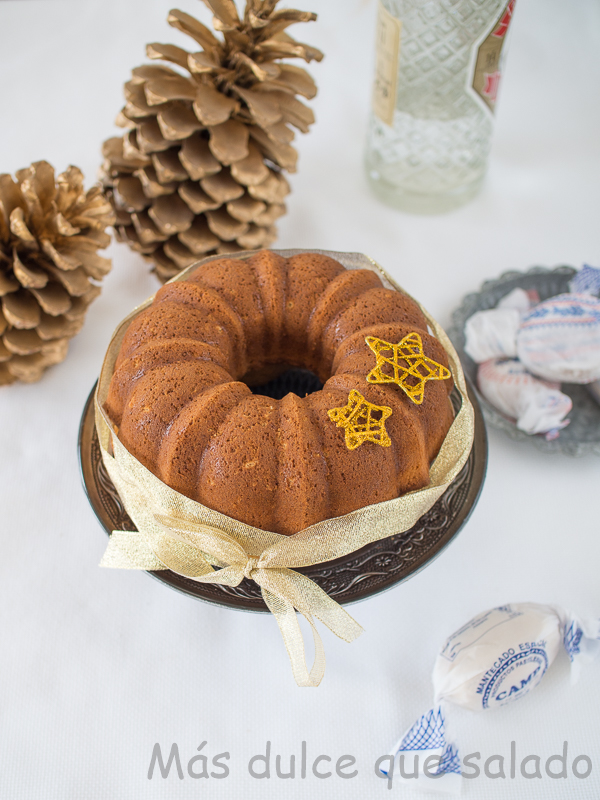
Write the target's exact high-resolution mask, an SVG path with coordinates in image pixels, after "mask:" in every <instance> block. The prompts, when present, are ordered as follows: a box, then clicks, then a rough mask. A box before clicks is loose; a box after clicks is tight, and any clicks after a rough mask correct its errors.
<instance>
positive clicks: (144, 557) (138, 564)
mask: <svg viewBox="0 0 600 800" xmlns="http://www.w3.org/2000/svg"><path fill="white" fill-rule="evenodd" d="M100 566H101V567H108V568H110V569H145V570H151V571H158V570H161V569H163V570H164V569H166V567H165V565H164V564H163V563H162V562H161V561H160V560H159V559H158V558H157V557H156V555H155V554H154V551H153V550H152V548H151V547H150V546H149V545H148V544H147V543H146V539H145V537H144V536H143V535H142V534H141V533H138V531H113V532H112V534H111V536H110V539H109V540H108V545H107V547H106V550H105V551H104V555H103V556H102V560H101V561H100Z"/></svg>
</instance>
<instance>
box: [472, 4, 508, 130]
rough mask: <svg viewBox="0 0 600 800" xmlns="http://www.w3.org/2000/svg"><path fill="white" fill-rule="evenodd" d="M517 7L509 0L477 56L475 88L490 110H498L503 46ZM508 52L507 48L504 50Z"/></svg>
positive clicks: (474, 75)
mask: <svg viewBox="0 0 600 800" xmlns="http://www.w3.org/2000/svg"><path fill="white" fill-rule="evenodd" d="M514 8H515V0H509V2H508V3H507V4H506V5H505V6H504V8H503V10H502V13H501V14H500V16H499V17H498V19H497V20H496V22H495V23H494V26H493V27H492V30H491V31H490V33H489V34H488V36H487V37H486V38H485V39H484V40H483V41H482V42H481V44H480V45H479V49H478V51H477V55H476V57H475V71H474V74H473V84H472V86H473V89H474V90H475V91H476V92H477V94H478V95H479V97H481V99H482V100H483V102H484V103H485V104H486V106H487V107H488V108H489V110H490V111H491V112H492V114H493V113H494V111H495V110H496V97H497V96H498V86H499V84H500V77H501V74H502V63H503V60H504V59H503V48H504V46H505V44H506V38H507V36H506V35H507V33H508V28H509V25H510V21H511V19H512V15H513V11H514ZM504 53H506V50H504Z"/></svg>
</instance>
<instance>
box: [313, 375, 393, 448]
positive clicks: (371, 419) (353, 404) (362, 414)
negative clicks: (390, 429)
mask: <svg viewBox="0 0 600 800" xmlns="http://www.w3.org/2000/svg"><path fill="white" fill-rule="evenodd" d="M327 414H328V416H329V419H330V420H331V421H332V422H335V423H336V425H337V426H338V428H345V438H346V447H347V448H348V450H356V448H357V447H359V446H360V445H361V444H363V442H374V443H375V444H379V445H381V446H382V447H389V446H390V445H391V443H392V440H391V439H390V437H389V436H388V433H387V431H386V429H385V421H386V419H387V418H388V417H390V416H391V415H392V409H391V408H389V406H376V405H374V404H373V403H369V401H368V400H365V398H364V397H363V396H362V394H361V393H360V392H358V391H356V389H353V390H352V391H351V392H350V394H349V396H348V404H347V405H345V406H342V407H341V408H332V409H330V410H329V411H328V412H327ZM379 414H380V416H379Z"/></svg>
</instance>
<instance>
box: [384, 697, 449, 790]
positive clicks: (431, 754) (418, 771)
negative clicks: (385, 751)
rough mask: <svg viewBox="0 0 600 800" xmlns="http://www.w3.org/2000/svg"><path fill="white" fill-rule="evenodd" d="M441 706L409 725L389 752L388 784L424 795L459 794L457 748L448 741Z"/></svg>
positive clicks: (386, 772) (386, 771)
mask: <svg viewBox="0 0 600 800" xmlns="http://www.w3.org/2000/svg"><path fill="white" fill-rule="evenodd" d="M450 738H451V737H448V734H447V722H446V715H445V714H444V709H443V704H439V705H437V706H435V707H434V708H432V709H430V710H429V711H428V712H427V713H426V714H423V716H421V717H419V719H418V720H417V721H416V722H415V723H414V725H412V726H411V727H410V728H409V729H408V730H407V731H406V733H405V734H404V736H402V738H401V739H400V740H399V741H398V743H397V744H396V745H395V747H394V748H393V749H392V751H391V752H390V756H391V761H390V767H389V769H388V770H383V769H382V770H381V772H382V773H383V774H384V775H386V776H387V778H388V781H389V780H393V779H394V777H395V778H396V780H399V781H401V782H403V783H404V782H406V783H408V784H409V785H411V786H413V787H415V786H416V787H418V788H419V789H423V790H424V791H428V792H432V791H433V792H447V793H449V794H455V795H458V794H460V791H461V777H462V776H461V762H460V757H459V754H458V747H457V746H456V745H455V744H454V743H453V742H452V741H449V739H450Z"/></svg>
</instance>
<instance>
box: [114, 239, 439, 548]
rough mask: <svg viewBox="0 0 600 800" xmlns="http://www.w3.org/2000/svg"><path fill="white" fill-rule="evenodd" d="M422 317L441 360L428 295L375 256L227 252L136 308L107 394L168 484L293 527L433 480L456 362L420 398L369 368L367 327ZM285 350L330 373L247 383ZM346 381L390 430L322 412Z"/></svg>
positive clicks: (336, 402)
mask: <svg viewBox="0 0 600 800" xmlns="http://www.w3.org/2000/svg"><path fill="white" fill-rule="evenodd" d="M415 333H416V334H418V336H420V338H421V340H422V344H423V351H424V354H425V355H426V356H428V357H429V358H431V359H433V360H435V362H439V364H440V365H444V366H445V367H447V365H448V360H447V356H446V353H445V351H444V348H443V347H442V346H441V344H440V343H439V342H438V341H437V339H435V338H434V337H433V336H431V335H430V334H429V333H428V327H427V322H426V320H425V318H424V316H423V314H422V313H421V310H420V309H419V307H418V306H417V305H416V304H415V303H414V302H413V301H412V300H411V299H410V298H409V297H407V296H406V295H404V294H402V293H400V292H397V291H395V290H392V289H387V288H385V287H384V286H383V285H382V282H381V280H380V279H379V277H378V275H377V274H376V273H375V272H373V271H371V270H368V269H357V270H347V269H345V268H344V267H343V266H342V265H341V264H340V263H339V262H337V261H335V260H334V259H332V258H329V257H327V256H325V255H319V254H315V253H302V254H299V255H294V256H292V257H291V258H287V259H285V258H283V257H281V256H279V255H276V254H275V253H273V252H270V251H260V252H258V253H256V254H254V255H252V256H251V257H249V258H245V259H239V258H220V259H217V260H213V261H210V262H208V263H205V264H203V265H201V266H199V267H198V268H197V269H196V270H194V271H192V272H191V273H190V274H189V275H187V277H186V279H185V280H180V281H176V282H174V283H171V284H167V285H166V286H164V287H163V288H162V289H160V290H159V291H158V292H157V294H156V296H155V298H154V301H153V303H152V304H151V305H150V306H149V307H148V308H146V309H145V310H144V311H142V312H141V313H140V314H139V315H138V316H137V317H135V318H134V320H133V321H132V322H131V323H130V325H129V327H128V329H127V331H126V333H125V336H124V339H123V341H122V344H121V348H120V351H119V355H118V358H117V361H116V365H115V370H114V373H113V376H112V379H111V382H110V387H109V393H108V397H107V400H106V404H105V410H106V412H107V414H108V416H109V417H110V420H111V422H112V423H113V425H114V427H115V430H116V431H117V433H118V436H119V439H120V441H121V442H122V443H123V445H124V446H125V447H126V448H127V449H128V450H129V452H131V453H132V454H133V455H134V456H135V457H136V458H137V459H138V460H139V461H140V462H141V463H142V464H144V465H145V466H146V467H147V468H148V469H149V470H150V471H151V472H153V473H154V474H155V475H156V476H157V477H158V478H160V479H161V480H162V481H164V482H165V483H166V484H168V485H169V486H170V487H172V488H173V489H175V490H176V491H178V492H181V493H182V494H184V495H187V496H188V497H190V498H192V499H193V500H196V501H198V502H200V503H203V504H204V505H206V506H208V507H210V508H212V509H215V510H217V511H220V512H222V513H223V514H227V515H229V516H231V517H234V518H235V519H238V520H241V521H242V522H245V523H247V524H249V525H254V526H256V527H258V528H262V529H264V530H269V531H274V532H276V533H281V534H288V535H289V534H293V533H296V532H297V531H300V530H302V529H304V528H306V527H308V526H309V525H312V524H314V523H316V522H319V521H321V520H324V519H327V518H330V517H335V516H339V515H342V514H347V513H348V512H350V511H353V510H355V509H358V508H361V507H364V506H367V505H371V504H372V503H378V502H381V501H383V500H389V499H391V498H394V497H398V496H399V495H402V494H404V493H405V492H409V491H412V490H415V489H420V488H422V487H423V486H426V485H427V483H428V482H429V465H430V464H431V462H432V460H433V459H434V458H435V456H436V454H437V453H438V450H439V448H440V446H441V444H442V442H443V440H444V437H445V436H446V433H447V431H448V429H449V427H450V425H451V423H452V420H453V411H452V407H451V404H450V400H449V396H448V395H449V393H450V391H451V390H452V386H453V382H452V378H451V377H449V378H446V379H444V380H431V381H430V382H428V383H427V385H426V388H425V391H424V395H423V397H422V402H420V404H417V403H416V402H414V401H413V400H412V399H411V398H410V397H409V396H408V394H407V393H406V392H405V391H402V389H401V388H399V387H398V386H397V385H395V384H393V383H383V384H376V383H375V384H374V383H370V382H367V380H366V376H367V375H368V374H369V373H370V372H371V371H372V369H373V367H374V365H375V355H374V352H373V349H372V347H370V346H369V343H368V341H367V337H369V339H370V340H373V338H376V339H380V340H384V341H385V342H390V343H397V342H400V341H401V340H403V339H404V338H405V337H406V336H408V335H409V334H415ZM417 338H418V337H417ZM277 365H279V366H280V367H283V366H284V365H285V366H286V367H301V368H304V369H307V370H311V371H312V372H314V373H315V374H316V375H317V376H318V377H319V379H320V380H321V381H322V383H323V384H324V387H323V389H322V390H321V391H316V392H313V393H312V394H309V395H308V396H306V397H304V398H300V397H298V396H297V395H295V394H293V393H290V394H288V395H287V396H285V397H284V398H283V399H282V400H274V399H272V398H271V397H265V396H261V395H258V394H253V393H252V389H251V388H250V386H249V383H250V384H252V383H253V382H254V383H256V381H257V380H259V378H257V377H256V376H260V375H261V374H262V375H264V374H266V372H265V370H266V371H267V372H268V370H269V369H270V368H273V367H274V366H277ZM440 368H441V367H440ZM445 374H446V375H449V374H450V373H449V372H447V370H446V371H445ZM252 376H254V380H253V379H252ZM352 392H354V393H355V394H354V396H356V392H360V395H361V396H362V397H364V399H365V400H366V402H367V405H369V404H373V406H376V407H377V408H382V407H383V408H386V409H387V410H388V411H391V415H389V414H388V415H387V416H388V418H387V419H386V421H385V430H386V432H387V436H388V437H389V440H388V441H387V444H389V446H381V445H382V444H384V443H383V442H377V441H375V440H373V439H371V440H366V439H365V441H364V443H362V444H361V445H360V446H355V447H354V449H351V448H350V447H349V446H348V444H347V441H346V439H345V432H344V430H343V429H342V428H341V427H340V425H339V424H336V423H335V422H334V421H333V416H332V414H330V413H329V412H331V411H332V409H335V410H336V413H338V412H340V411H343V410H344V407H346V406H347V405H348V402H349V397H350V395H351V393H352ZM386 414H387V411H386ZM373 417H374V418H377V414H376V413H374V414H373Z"/></svg>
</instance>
